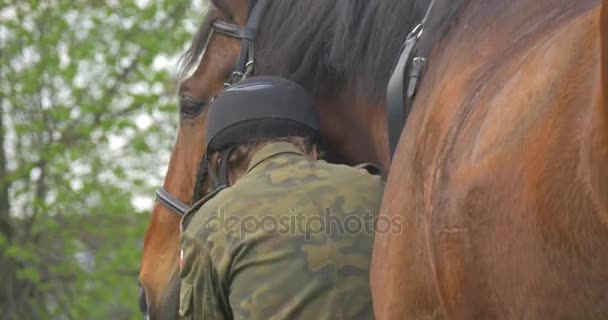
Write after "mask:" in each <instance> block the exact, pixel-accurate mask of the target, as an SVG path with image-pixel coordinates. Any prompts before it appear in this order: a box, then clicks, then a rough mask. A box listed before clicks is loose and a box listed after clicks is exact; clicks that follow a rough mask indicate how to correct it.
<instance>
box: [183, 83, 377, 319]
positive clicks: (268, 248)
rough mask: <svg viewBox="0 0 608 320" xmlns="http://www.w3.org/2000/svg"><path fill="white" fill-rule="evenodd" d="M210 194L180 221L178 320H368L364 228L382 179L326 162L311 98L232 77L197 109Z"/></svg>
mask: <svg viewBox="0 0 608 320" xmlns="http://www.w3.org/2000/svg"><path fill="white" fill-rule="evenodd" d="M207 123H208V128H207V137H206V139H207V151H206V155H207V157H208V158H207V160H208V163H209V167H208V169H209V172H210V174H211V176H212V178H213V179H212V180H213V181H214V185H215V191H213V192H212V193H211V194H210V195H208V196H207V197H205V198H204V199H203V200H201V201H199V202H198V203H196V204H195V206H194V208H193V209H192V210H190V212H188V213H187V214H186V215H185V216H184V218H183V220H182V226H181V228H182V237H181V239H182V254H181V261H180V265H181V272H180V278H181V289H180V308H179V315H180V317H181V318H182V319H370V318H373V312H372V301H371V292H370V288H369V268H370V260H371V251H372V242H373V219H374V217H375V216H376V213H377V211H378V209H379V207H380V202H381V199H382V193H383V188H384V182H383V181H382V179H381V177H380V176H379V175H375V174H371V173H370V172H373V171H374V170H366V168H368V169H369V168H370V167H366V166H358V167H349V166H346V165H337V164H330V163H327V162H325V161H323V160H321V159H320V158H321V157H322V155H323V149H322V148H321V146H322V144H321V142H322V141H321V140H320V133H319V119H318V116H317V113H316V112H315V110H314V106H313V101H312V98H311V97H310V96H309V95H308V93H307V92H306V91H305V89H304V88H302V87H300V86H299V85H298V84H296V83H293V82H291V81H289V80H286V79H282V78H275V77H252V78H248V79H246V80H243V81H241V82H239V83H238V84H236V85H235V86H233V87H231V88H229V89H227V90H225V91H224V93H222V94H220V95H219V96H218V97H216V98H215V99H214V100H213V101H212V103H211V105H210V109H209V113H208V122H207Z"/></svg>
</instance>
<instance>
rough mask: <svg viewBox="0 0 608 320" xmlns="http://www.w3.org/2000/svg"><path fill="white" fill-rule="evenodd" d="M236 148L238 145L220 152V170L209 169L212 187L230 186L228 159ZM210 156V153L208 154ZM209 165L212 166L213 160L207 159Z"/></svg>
mask: <svg viewBox="0 0 608 320" xmlns="http://www.w3.org/2000/svg"><path fill="white" fill-rule="evenodd" d="M234 149H236V146H232V147H229V148H227V149H224V150H222V151H220V152H219V163H218V166H219V169H218V172H214V171H213V170H211V168H210V170H209V172H210V174H209V175H210V176H211V189H212V190H215V189H219V188H227V187H229V186H230V180H229V176H228V175H229V170H228V169H229V168H228V162H229V161H228V159H229V158H230V154H231V153H232V151H234ZM207 157H208V154H207ZM207 163H209V166H211V162H209V161H207Z"/></svg>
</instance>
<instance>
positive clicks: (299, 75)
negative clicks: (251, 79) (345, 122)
mask: <svg viewBox="0 0 608 320" xmlns="http://www.w3.org/2000/svg"><path fill="white" fill-rule="evenodd" d="M428 4H429V0H383V1H380V0H331V1H319V0H279V1H273V2H272V3H271V5H270V6H269V8H268V9H267V12H266V14H265V16H264V18H263V20H262V25H261V28H260V31H259V32H258V35H259V36H258V39H257V42H256V48H257V49H256V54H257V57H256V73H257V74H272V75H278V76H283V77H286V78H290V79H292V80H294V81H296V82H298V83H300V84H302V85H303V86H305V87H306V88H307V89H309V90H310V91H311V92H312V93H313V94H314V95H324V94H330V93H332V92H335V91H336V90H340V89H343V87H344V86H355V88H354V89H355V90H356V91H357V93H358V94H359V96H361V97H367V98H372V99H376V98H384V95H385V90H386V85H387V83H388V79H389V77H390V73H391V71H392V69H393V67H394V65H395V63H396V60H397V58H398V55H399V53H400V52H401V48H402V45H403V42H404V41H405V37H406V36H407V34H408V32H409V31H410V30H412V29H413V28H414V27H415V26H416V24H418V23H419V22H420V20H421V19H422V16H423V15H424V13H425V11H426V9H427V7H428Z"/></svg>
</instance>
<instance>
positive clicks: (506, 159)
mask: <svg viewBox="0 0 608 320" xmlns="http://www.w3.org/2000/svg"><path fill="white" fill-rule="evenodd" d="M603 12H604V14H603V15H602V14H601V13H602V9H601V3H599V1H590V0H589V1H587V0H585V1H583V0H580V1H571V0H553V1H536V0H535V1H530V0H514V1H503V0H471V1H469V3H468V4H467V5H466V6H465V8H464V9H463V10H462V12H461V15H460V17H459V19H458V20H457V22H456V24H455V25H454V26H453V28H452V29H451V31H450V32H449V33H448V34H447V35H446V37H444V39H443V41H442V42H441V44H440V45H439V46H438V47H436V48H435V53H434V54H433V56H431V59H430V60H429V65H430V69H429V72H428V74H427V77H426V79H425V80H424V83H423V87H422V90H421V92H420V93H419V95H418V98H417V99H418V100H417V101H416V105H415V107H414V111H413V113H412V115H411V118H410V120H409V122H408V125H407V127H406V128H405V130H404V132H403V134H402V138H401V144H400V145H399V148H398V150H397V153H396V156H395V158H394V162H393V166H392V168H391V174H390V176H389V179H388V184H387V190H386V193H385V197H384V202H383V207H382V213H381V214H382V215H384V216H388V217H393V218H394V217H396V216H397V217H401V218H402V223H403V230H404V232H401V233H399V234H383V235H378V236H377V238H376V243H375V248H374V258H373V270H372V286H373V294H374V304H375V311H376V316H377V318H379V319H430V318H439V317H443V316H445V317H446V318H449V319H607V318H608V211H607V210H608V118H607V111H608V110H607V108H608V104H607V103H606V100H605V99H606V93H608V65H607V63H608V58H607V55H608V47H607V46H608V38H607V37H608V21H607V20H606V18H608V16H606V12H608V1H604V9H603Z"/></svg>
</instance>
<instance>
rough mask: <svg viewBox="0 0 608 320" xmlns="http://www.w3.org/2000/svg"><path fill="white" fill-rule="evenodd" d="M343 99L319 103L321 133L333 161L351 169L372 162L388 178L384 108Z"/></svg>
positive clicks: (375, 104) (351, 98) (318, 101)
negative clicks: (347, 165)
mask: <svg viewBox="0 0 608 320" xmlns="http://www.w3.org/2000/svg"><path fill="white" fill-rule="evenodd" d="M353 96H354V94H353V95H352V96H351V95H349V94H346V95H345V96H343V97H338V98H336V97H333V98H322V99H318V100H317V103H316V105H317V108H318V111H319V114H320V115H321V131H322V133H323V137H324V138H325V143H326V144H327V145H328V147H330V149H331V150H332V152H333V156H334V158H335V159H334V160H336V161H339V162H345V163H347V164H350V165H355V164H359V163H364V162H369V163H374V164H377V165H379V166H380V167H382V168H383V172H384V173H385V174H386V173H387V172H388V169H389V166H390V159H389V156H388V142H387V141H388V140H387V131H386V130H387V129H386V128H387V126H386V119H385V112H384V104H383V103H382V102H381V101H378V102H367V101H360V100H356V99H353Z"/></svg>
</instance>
